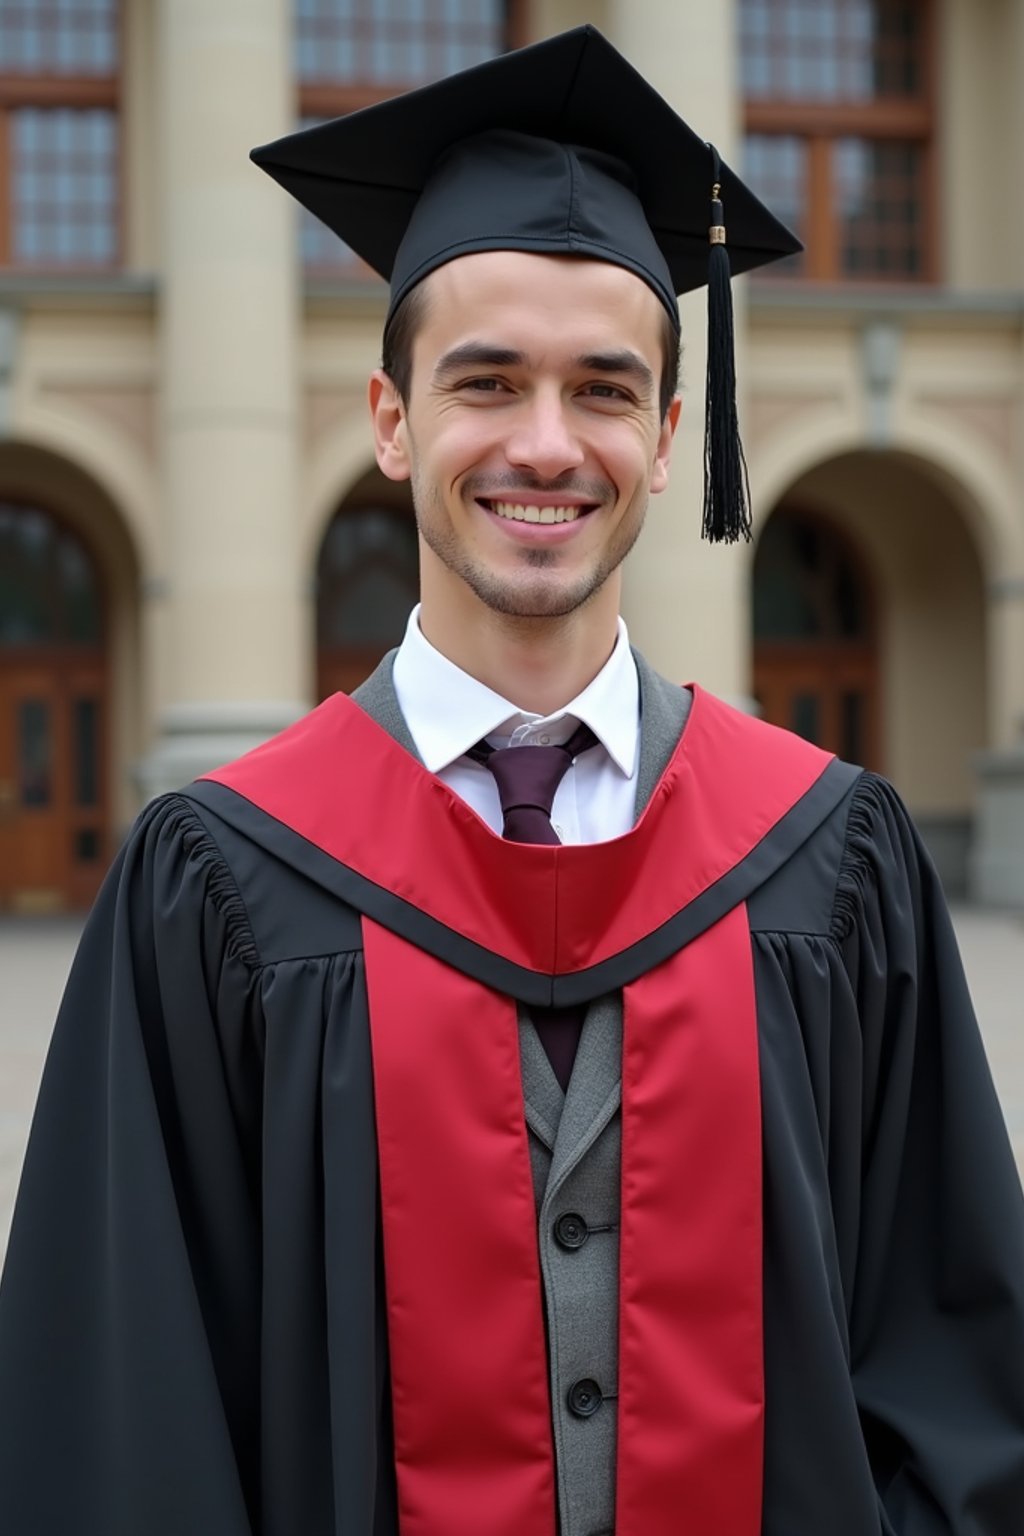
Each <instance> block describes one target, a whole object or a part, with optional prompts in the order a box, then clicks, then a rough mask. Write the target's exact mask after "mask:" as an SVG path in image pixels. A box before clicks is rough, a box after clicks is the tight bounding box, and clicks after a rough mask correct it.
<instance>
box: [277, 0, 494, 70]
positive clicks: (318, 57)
mask: <svg viewBox="0 0 1024 1536" xmlns="http://www.w3.org/2000/svg"><path fill="white" fill-rule="evenodd" d="M505 9H506V8H505V5H504V4H502V3H501V0H295V67H296V72H297V74H298V77H299V79H300V80H302V81H307V82H308V81H317V82H318V83H326V82H330V83H332V84H340V85H354V84H360V85H366V84H375V85H380V86H382V87H388V86H390V87H393V88H398V87H399V86H408V85H421V84H424V83H425V82H426V81H428V80H439V79H440V78H441V77H442V76H443V75H449V74H452V73H453V72H454V71H455V70H459V69H466V68H468V66H469V65H471V64H480V63H482V62H483V60H484V59H489V58H493V57H494V55H495V54H497V53H500V52H501V51H502V50H503V49H504V47H505V28H506V16H505Z"/></svg>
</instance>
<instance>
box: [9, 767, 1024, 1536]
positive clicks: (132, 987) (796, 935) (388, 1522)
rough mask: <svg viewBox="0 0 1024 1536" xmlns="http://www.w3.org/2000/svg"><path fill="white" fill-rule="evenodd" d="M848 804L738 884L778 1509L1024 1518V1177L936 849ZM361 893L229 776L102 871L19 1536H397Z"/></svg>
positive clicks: (17, 1289)
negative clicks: (751, 1003)
mask: <svg viewBox="0 0 1024 1536" xmlns="http://www.w3.org/2000/svg"><path fill="white" fill-rule="evenodd" d="M834 799H835V802H836V803H835V805H834V806H833V808H832V809H831V810H829V811H828V813H827V814H825V815H824V816H823V817H819V818H818V822H817V825H816V826H815V827H814V828H813V830H812V831H811V832H810V835H808V836H806V837H804V838H803V840H802V841H801V842H800V843H799V846H798V847H797V848H796V849H795V851H789V852H787V853H786V855H785V856H784V857H781V859H780V860H777V861H776V863H777V867H776V868H775V870H774V873H771V874H770V875H769V876H768V877H767V878H766V879H762V880H761V882H760V883H759V884H758V885H757V887H756V889H754V890H753V891H752V892H751V894H750V895H749V899H748V906H747V910H748V914H749V924H750V933H751V943H752V948H753V974H754V982H755V988H756V1004H757V1037H758V1045H759V1053H760V1056H759V1060H760V1083H761V1107H762V1125H763V1181H764V1183H763V1189H764V1228H763V1230H764V1281H763V1283H764V1291H763V1297H764V1302H763V1305H764V1375H765V1405H766V1407H765V1424H764V1488H763V1524H762V1529H763V1532H764V1533H765V1536H869V1533H872V1536H873V1533H876V1532H877V1533H886V1536H939V1533H943V1536H1020V1533H1021V1532H1024V1214H1022V1202H1021V1194H1020V1186H1019V1182H1018V1179H1017V1175H1016V1171H1015V1169H1014V1165H1013V1161H1012V1157H1011V1153H1010V1149H1009V1145H1008V1141H1007V1137H1006V1133H1005V1129H1004V1127H1003V1124H1002V1120H1001V1117H1000V1113H999V1110H998V1107H997V1104H996V1100H995V1095H994V1092H993V1088H992V1084H991V1080H990V1076H989V1072H988V1068H987V1065H986V1063H985V1059H984V1056H983V1052H982V1048H981V1044H980V1041H979V1037H978V1033H977V1028H976V1025H975V1021H974V1017H973V1014H972V1009H971V1004H970V1000H969V997H968V993H967V989H966V985H965V982H964V978H963V974H962V970H961V966H960V962H959V959H958V955H957V951H956V946H955V941H954V938H953V934H952V931H951V927H950V923H949V920H948V916H947V913H946V910H945V906H944V903H943V900H942V896H941V893H940V889H939V886H938V882H937V879H936V876H935V874H934V872H933V870H932V868H931V866H930V864H929V861H928V859H927V857H926V855H924V853H923V852H922V849H921V847H920V845H919V842H918V839H917V836H916V834H915V832H914V830H913V828H912V826H911V824H910V822H909V821H908V818H907V816H906V814H905V812H904V811H903V809H902V808H901V806H900V803H899V801H898V799H897V797H896V796H895V794H894V792H893V791H892V790H891V789H890V788H889V787H888V785H887V784H886V783H885V782H884V781H882V780H880V779H878V778H876V777H874V776H871V775H867V774H864V775H860V776H857V775H854V774H851V775H850V776H849V780H848V781H844V782H843V783H842V784H841V785H840V789H839V791H838V792H837V793H836V795H835V796H834ZM348 889H349V887H345V886H344V882H343V881H339V877H338V866H337V865H336V861H334V860H333V859H331V858H330V857H329V856H328V855H327V854H326V853H324V852H323V851H322V850H321V849H319V848H317V847H315V846H313V845H312V844H311V843H309V842H308V840H304V839H303V838H301V837H299V836H297V835H296V834H295V833H294V832H292V831H289V829H287V828H285V827H283V826H282V825H281V824H280V822H279V821H277V820H276V819H274V818H273V817H270V816H268V814H267V813H266V812H265V811H264V810H261V809H259V808H258V807H257V806H255V805H253V804H252V803H250V802H249V801H247V800H245V799H243V798H240V797H239V796H238V795H237V794H236V793H234V791H232V790H231V789H230V788H227V787H225V786H224V785H223V784H216V783H200V784H198V785H196V786H193V787H192V788H191V789H190V790H189V791H187V792H185V793H184V794H182V795H174V796H169V797H166V798H163V799H161V800H159V801H157V802H156V803H155V804H153V805H152V806H150V807H149V808H148V809H147V811H146V812H145V813H144V814H143V815H142V817H141V818H140V820H139V822H138V824H137V826H136V828H135V830H134V832H133V834H132V836H131V837H130V839H129V841H128V843H127V846H126V847H125V848H124V850H123V851H122V853H121V855H120V857H119V858H118V860H117V862H116V864H115V866H114V868H113V869H112V871H111V873H110V876H109V878H108V880H107V882H106V884H105V886H104V888H103V891H102V893H101V896H100V898H99V900H98V902H97V904H96V907H95V909H94V911H93V913H92V915H91V917H90V919H89V922H88V925H87V928H86V931H85V934H84V937H83V940H82V943H81V947H80V950H79V953H78V956H77V958H76V960H75V963H74V966H73V969H72V973H71V977H70V980H69V983H68V988H67V993H66V996H65V1000H64V1003H63V1006H62V1009H61V1013H60V1017H59V1020H58V1023H57V1027H56V1032H55V1036H54V1040H53V1044H52V1047H51V1051H50V1055H49V1058H48V1062H47V1066H46V1069H45V1074H44V1079H43V1084H42V1089H41V1093H40V1099H39V1105H38V1109H37V1114H36V1118H35V1123H34V1126H33V1131H32V1135H31V1140H30V1145H29V1149H28V1154H27V1159H26V1163H25V1170H24V1175H23V1181H22V1187H21V1191H20V1195H19V1200H18V1204H17V1208H16V1213H15V1218H14V1224H13V1230H12V1234H11V1241H10V1248H9V1254H8V1260H7V1265H6V1271H5V1274H4V1278H3V1285H2V1291H0V1523H2V1527H3V1530H4V1532H5V1533H8V1536H72V1533H73V1536H185V1533H188V1536H329V1533H335V1536H395V1533H396V1531H397V1530H398V1524H397V1518H398V1517H397V1513H396V1494H395V1473H394V1462H393V1430H392V1414H391V1403H390V1391H389V1364H388V1329H387V1318H386V1314H385V1299H384V1288H383V1282H384V1276H383V1271H382V1257H381V1253H382V1249H381V1214H380V1202H379V1193H378V1178H377V1150H376V1142H375V1122H374V1107H373V1084H372V1070H371V1053H370V1034H369V1028H368V1010H367V993H366V985H365V972H364V959H363V953H362V937H361V925H360V913H359V911H358V910H357V906H356V904H354V903H353V901H352V900H351V899H349V898H348V897H346V895H345V894H344V890H348ZM378 894H379V893H378ZM477 1528H478V1529H479V1530H480V1532H481V1536H483V1533H486V1532H487V1531H488V1520H487V1512H486V1511H481V1512H480V1518H479V1521H478V1525H477ZM720 1536H732V1533H731V1532H722V1533H720Z"/></svg>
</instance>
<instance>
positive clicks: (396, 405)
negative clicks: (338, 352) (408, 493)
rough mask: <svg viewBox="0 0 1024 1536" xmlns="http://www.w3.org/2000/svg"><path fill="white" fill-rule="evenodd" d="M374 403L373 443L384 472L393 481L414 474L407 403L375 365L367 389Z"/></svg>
mask: <svg viewBox="0 0 1024 1536" xmlns="http://www.w3.org/2000/svg"><path fill="white" fill-rule="evenodd" d="M367 394H368V399H369V403H370V420H371V421H372V423H373V444H374V451H375V453H376V455H377V463H378V464H379V466H380V469H381V473H382V474H385V475H387V477H388V479H389V480H408V479H409V478H410V476H411V474H412V461H411V459H410V457H409V428H408V426H407V425H406V420H405V406H404V405H403V404H402V398H401V396H400V395H399V393H398V390H397V389H396V388H395V386H394V384H393V382H392V380H391V378H390V377H389V376H388V374H386V373H385V372H384V370H383V368H375V369H374V370H373V372H372V373H371V375H370V383H369V388H368V391H367Z"/></svg>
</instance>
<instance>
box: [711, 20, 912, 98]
mask: <svg viewBox="0 0 1024 1536" xmlns="http://www.w3.org/2000/svg"><path fill="white" fill-rule="evenodd" d="M922 12H923V4H922V0H741V5H740V46H741V68H742V75H743V89H744V92H745V93H746V95H747V96H748V97H750V98H752V99H755V100H763V99H765V98H771V99H774V100H790V101H870V100H873V99H875V98H877V97H880V96H890V97H891V96H902V97H906V96H916V95H918V94H919V93H920V91H921V88H922V73H921V54H922V48H923V24H922Z"/></svg>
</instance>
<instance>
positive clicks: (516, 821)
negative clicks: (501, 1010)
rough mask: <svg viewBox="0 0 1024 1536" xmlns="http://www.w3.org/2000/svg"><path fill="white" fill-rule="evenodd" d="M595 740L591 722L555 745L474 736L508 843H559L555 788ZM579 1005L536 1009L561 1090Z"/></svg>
mask: <svg viewBox="0 0 1024 1536" xmlns="http://www.w3.org/2000/svg"><path fill="white" fill-rule="evenodd" d="M596 745H597V737H596V736H595V735H594V733H593V731H592V730H591V729H590V727H589V725H581V726H579V727H577V729H576V730H575V731H574V732H573V734H572V735H571V736H570V737H569V740H568V741H567V742H564V743H563V744H562V745H561V746H555V747H492V746H491V745H490V743H489V742H486V741H478V742H477V744H476V746H475V747H470V749H469V751H468V752H467V754H466V756H467V757H471V758H473V760H474V762H477V763H483V764H484V766H485V767H487V768H489V769H490V771H491V773H492V774H493V775H494V781H495V783H496V784H497V786H498V796H499V798H500V800H501V814H502V817H503V822H502V829H501V835H502V837H506V838H508V840H509V842H512V843H558V842H560V841H561V839H560V838H559V836H558V833H557V832H556V831H555V829H554V827H553V826H552V825H551V807H552V805H553V804H554V799H555V791H556V790H557V788H558V786H559V784H560V783H561V782H562V779H563V778H564V777H565V774H566V772H567V770H568V768H569V765H570V763H572V762H574V761H575V759H576V758H577V757H578V756H579V755H580V753H581V752H586V751H587V750H588V749H589V748H590V747H593V746H596ZM584 1012H585V1009H584V1008H583V1007H582V1006H579V1007H575V1008H535V1009H533V1010H532V1013H531V1017H532V1018H533V1022H534V1025H535V1027H536V1030H537V1034H538V1035H539V1036H540V1040H541V1044H542V1045H543V1047H544V1049H545V1051H546V1052H547V1055H548V1060H549V1061H550V1063H551V1066H552V1069H553V1071H554V1074H555V1076H556V1077H557V1079H558V1081H559V1083H560V1084H561V1086H562V1089H563V1092H564V1090H565V1089H566V1088H568V1086H569V1078H570V1077H571V1076H572V1067H573V1062H574V1061H575V1060H576V1048H577V1046H578V1045H579V1041H580V1031H581V1029H582V1028H583V1015H584Z"/></svg>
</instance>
